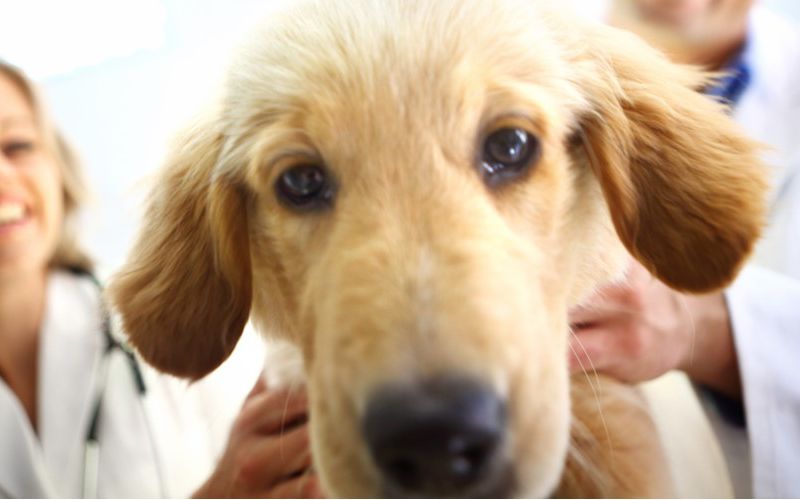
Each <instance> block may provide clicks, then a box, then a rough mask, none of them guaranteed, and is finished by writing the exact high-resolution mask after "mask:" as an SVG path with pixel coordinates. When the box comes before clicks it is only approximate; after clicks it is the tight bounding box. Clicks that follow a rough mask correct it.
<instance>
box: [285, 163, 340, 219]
mask: <svg viewBox="0 0 800 500" xmlns="http://www.w3.org/2000/svg"><path fill="white" fill-rule="evenodd" d="M275 191H276V192H277V194H278V198H279V199H280V200H281V201H282V202H283V203H284V204H286V205H288V206H289V207H290V208H293V209H296V210H304V211H305V210H322V209H325V208H328V207H330V206H331V205H332V204H333V198H334V186H333V182H332V181H331V179H330V178H329V175H328V173H327V172H326V170H325V169H324V168H322V167H321V166H319V165H313V164H300V165H295V166H293V167H290V168H289V169H288V170H286V171H285V172H283V173H282V174H281V175H280V177H278V180H277V182H276V183H275Z"/></svg>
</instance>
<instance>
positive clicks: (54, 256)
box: [0, 61, 316, 498]
mask: <svg viewBox="0 0 800 500" xmlns="http://www.w3.org/2000/svg"><path fill="white" fill-rule="evenodd" d="M84 197H85V189H84V184H83V182H82V180H81V175H80V169H79V165H78V163H77V161H76V159H75V155H74V154H72V152H71V151H70V149H69V147H68V146H67V144H66V143H65V141H64V140H62V138H61V137H60V135H59V133H58V132H57V130H56V128H55V127H54V126H53V124H52V123H51V122H50V120H49V117H48V115H47V113H46V112H45V110H44V109H43V108H42V106H41V101H40V99H39V97H38V95H37V93H36V90H35V88H34V87H33V85H32V84H31V83H30V82H29V81H28V80H27V78H26V77H25V76H24V75H23V74H22V73H21V72H20V71H19V70H17V69H16V68H14V67H12V66H9V65H7V64H5V63H3V62H2V61H0V441H1V442H2V443H3V446H2V447H0V498H7V497H9V498H38V497H47V498H49V497H76V498H77V497H85V496H88V497H93V498H94V497H100V498H102V497H108V498H112V497H186V496H188V495H190V494H191V493H192V492H193V491H196V492H197V494H204V493H207V494H211V493H210V492H212V491H213V494H214V496H217V497H220V496H224V495H228V494H231V495H235V496H248V495H269V494H271V493H270V491H271V490H272V489H277V488H281V489H280V490H278V491H279V493H274V495H276V496H290V495H294V494H299V495H302V496H312V495H313V494H315V491H316V490H314V488H315V487H316V483H315V482H314V481H313V480H309V479H310V477H313V476H309V475H307V474H302V473H303V472H304V471H306V469H307V467H308V464H307V461H308V460H309V454H308V452H307V450H306V444H305V443H306V441H305V428H304V427H303V426H302V425H300V424H298V425H294V426H292V427H291V430H292V432H288V429H289V426H282V425H281V423H283V421H282V420H281V417H284V416H287V417H291V416H293V418H294V417H296V419H297V420H298V421H301V420H302V415H303V414H304V412H305V402H304V400H303V399H302V398H297V397H294V398H292V401H293V403H292V404H293V405H292V406H290V405H289V394H288V393H287V392H272V391H267V390H266V387H265V386H264V384H263V383H258V384H257V385H256V387H255V388H254V390H253V391H252V392H251V394H250V397H249V398H248V399H247V400H246V401H245V405H244V409H243V411H242V413H243V414H244V417H240V419H239V420H240V421H241V423H238V424H237V425H236V426H235V427H234V431H233V432H232V433H230V441H231V443H230V444H229V445H228V451H229V452H230V453H229V456H231V457H233V458H238V457H239V456H240V455H241V454H242V448H243V447H244V446H253V447H258V449H257V450H256V451H254V452H253V451H252V450H250V449H248V450H246V451H248V454H249V455H248V457H249V458H248V462H247V464H249V465H248V466H256V467H258V468H259V469H260V470H263V471H265V473H270V472H271V473H274V475H275V478H274V480H268V479H265V480H263V481H261V482H259V483H258V484H255V485H250V484H249V483H248V484H245V485H244V486H242V484H241V483H242V481H241V480H240V476H241V474H240V469H241V467H240V464H239V463H231V459H223V460H221V461H220V462H219V463H218V464H217V470H216V471H214V465H215V463H216V462H217V458H218V454H219V453H220V452H221V451H222V448H223V445H224V444H225V438H226V437H227V436H228V435H229V429H230V426H231V422H232V421H233V420H234V417H236V415H237V412H238V411H239V406H240V404H241V401H242V400H243V399H244V398H245V392H246V391H247V388H248V387H249V385H250V384H252V382H253V380H260V377H259V376H258V372H259V371H260V368H261V363H262V358H261V356H260V352H261V346H260V345H251V346H249V347H248V351H250V352H249V353H248V354H250V355H249V356H248V355H245V357H242V354H240V355H238V356H234V357H235V358H236V359H235V360H233V361H232V362H233V363H234V364H235V365H237V366H236V372H235V373H232V372H227V373H226V372H225V371H224V370H223V372H220V373H218V374H217V375H216V376H215V379H214V380H209V381H204V382H203V383H199V384H195V385H194V386H193V387H192V388H186V387H185V385H183V384H181V383H179V382H178V381H176V380H172V379H169V378H168V377H163V376H158V375H156V374H155V373H154V372H152V371H151V370H149V368H148V367H146V366H143V365H142V364H140V363H139V362H138V361H137V360H136V358H135V356H134V355H133V354H131V353H130V352H129V351H127V350H126V347H125V346H124V341H123V340H121V339H120V338H118V337H117V335H116V332H115V331H113V330H112V327H111V321H110V317H109V315H108V313H107V312H106V310H105V308H104V306H103V301H102V297H101V293H100V290H99V288H98V286H97V284H96V281H95V279H94V278H93V276H92V267H93V266H92V263H91V261H90V260H89V258H88V257H87V256H86V254H85V253H84V252H83V251H82V250H81V249H80V247H79V246H78V245H77V243H76V241H77V238H76V233H75V227H74V226H73V225H72V224H71V222H72V219H73V217H74V215H75V214H76V212H77V210H78V208H79V207H80V205H81V202H82V200H83V199H84ZM251 353H252V354H251ZM243 378H244V380H243ZM231 402H233V403H234V405H231ZM248 414H250V415H251V416H250V417H249V418H247V415H248ZM254 423H255V424H254ZM284 430H286V431H287V432H285V433H284V432H283V431H284ZM76 432H77V435H78V436H79V439H75V436H76ZM289 450H295V451H289ZM278 452H280V453H281V454H280V456H278ZM298 462H299V464H298ZM287 468H288V469H287ZM212 472H214V474H211V473H212ZM209 475H210V476H211V477H210V479H208V480H207V481H206V482H205V483H203V482H202V481H203V480H204V479H205V478H208V477H209ZM287 476H288V478H289V479H287ZM259 479H263V478H262V477H261V476H259ZM201 484H203V489H202V490H199V491H198V490H197V489H198V487H200V485H201ZM245 487H247V488H249V489H245ZM234 488H239V489H236V490H234ZM234 491H235V493H234ZM265 492H266V493H265Z"/></svg>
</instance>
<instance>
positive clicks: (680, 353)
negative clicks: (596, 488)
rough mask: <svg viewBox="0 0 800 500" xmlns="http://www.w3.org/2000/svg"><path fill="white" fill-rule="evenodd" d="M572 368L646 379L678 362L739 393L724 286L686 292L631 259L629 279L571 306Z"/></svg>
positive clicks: (696, 377)
mask: <svg viewBox="0 0 800 500" xmlns="http://www.w3.org/2000/svg"><path fill="white" fill-rule="evenodd" d="M569 320H570V325H571V327H572V330H573V335H572V336H571V339H570V353H569V357H570V369H571V370H572V372H573V373H574V372H580V371H591V370H597V371H601V372H605V373H608V374H609V375H612V376H614V377H616V378H618V379H620V380H622V381H624V382H631V383H636V382H643V381H646V380H650V379H653V378H656V377H658V376H659V375H662V374H664V373H666V372H667V371H669V370H672V369H680V370H683V371H685V372H686V373H687V374H688V375H689V376H690V377H691V378H692V379H694V380H695V381H696V382H699V383H702V384H705V385H708V386H710V387H712V388H714V389H716V390H719V391H721V392H723V393H725V394H728V395H730V396H738V395H739V392H740V387H739V385H740V381H739V375H738V366H737V363H736V353H735V349H734V345H733V338H732V335H731V329H730V321H729V318H728V310H727V305H726V303H725V299H724V297H723V295H722V293H713V294H708V295H696V296H691V295H684V294H681V293H679V292H676V291H674V290H672V289H670V288H668V287H667V286H666V285H664V284H663V283H661V282H660V281H658V280H656V279H655V278H654V277H653V276H652V275H650V273H649V272H648V271H647V270H646V269H644V267H642V266H641V264H639V263H638V262H635V261H632V262H631V264H630V266H629V269H628V272H627V273H626V280H625V281H623V282H621V283H615V284H612V285H607V286H605V287H603V288H601V289H600V290H598V291H597V292H596V293H595V294H594V295H593V296H592V297H591V298H590V299H588V300H587V301H584V303H583V304H581V305H580V306H578V307H575V308H573V309H572V310H571V311H570V316H569Z"/></svg>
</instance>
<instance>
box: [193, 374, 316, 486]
mask: <svg viewBox="0 0 800 500" xmlns="http://www.w3.org/2000/svg"><path fill="white" fill-rule="evenodd" d="M194 497H195V498H324V494H323V492H322V489H321V487H320V484H319V480H318V478H317V475H316V474H315V473H314V471H313V469H312V462H311V450H310V448H309V438H308V400H307V396H306V392H305V390H294V391H287V390H274V391H273V390H268V389H267V387H266V384H265V383H264V380H263V379H262V377H259V379H258V381H257V382H256V384H255V386H254V387H253V389H252V391H251V392H250V394H249V395H248V396H247V399H246V400H245V402H244V404H243V406H242V410H241V412H240V413H239V416H238V417H237V418H236V421H235V422H234V424H233V426H232V428H231V433H230V435H229V437H228V444H227V447H226V449H225V452H224V453H223V455H222V458H221V459H220V461H219V463H218V464H217V467H216V469H215V470H214V472H213V473H212V474H211V477H209V478H208V480H207V481H206V482H205V484H203V486H201V487H200V489H199V490H197V492H196V493H195V494H194Z"/></svg>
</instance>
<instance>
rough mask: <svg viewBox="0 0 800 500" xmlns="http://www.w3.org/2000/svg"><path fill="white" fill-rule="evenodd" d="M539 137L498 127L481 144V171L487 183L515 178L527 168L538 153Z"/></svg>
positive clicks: (501, 182) (495, 183) (514, 129)
mask: <svg viewBox="0 0 800 500" xmlns="http://www.w3.org/2000/svg"><path fill="white" fill-rule="evenodd" d="M540 149H541V148H540V145H539V140H538V139H537V138H536V137H535V136H534V135H532V134H530V133H528V132H527V131H525V130H523V129H520V128H501V129H499V130H496V131H494V132H492V133H491V134H489V135H488V136H487V137H486V139H485V140H484V143H483V152H482V157H481V170H482V172H483V178H484V180H485V181H486V183H487V184H489V185H490V186H498V185H500V184H504V183H505V182H508V181H510V180H513V179H516V178H518V177H519V176H520V175H522V174H524V173H525V172H527V171H528V169H530V167H531V166H532V165H533V164H534V163H535V162H536V160H537V159H538V158H539V154H540Z"/></svg>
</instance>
